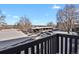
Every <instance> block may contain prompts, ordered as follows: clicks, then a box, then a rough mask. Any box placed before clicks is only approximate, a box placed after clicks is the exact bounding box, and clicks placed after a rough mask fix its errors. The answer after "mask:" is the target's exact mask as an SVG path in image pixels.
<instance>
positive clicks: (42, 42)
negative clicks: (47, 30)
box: [41, 42, 43, 54]
mask: <svg viewBox="0 0 79 59" xmlns="http://www.w3.org/2000/svg"><path fill="white" fill-rule="evenodd" d="M41 54H43V42H42V43H41Z"/></svg>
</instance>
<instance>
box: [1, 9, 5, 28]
mask: <svg viewBox="0 0 79 59" xmlns="http://www.w3.org/2000/svg"><path fill="white" fill-rule="evenodd" d="M5 18H6V16H5V15H4V14H3V13H2V11H1V10H0V29H3V28H5V27H6V25H7V23H6V22H5Z"/></svg>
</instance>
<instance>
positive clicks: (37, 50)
mask: <svg viewBox="0 0 79 59" xmlns="http://www.w3.org/2000/svg"><path fill="white" fill-rule="evenodd" d="M36 54H39V44H37V45H36Z"/></svg>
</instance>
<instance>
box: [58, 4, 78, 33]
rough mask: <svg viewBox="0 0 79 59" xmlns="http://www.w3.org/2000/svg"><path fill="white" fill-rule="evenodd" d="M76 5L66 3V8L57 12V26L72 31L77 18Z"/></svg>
mask: <svg viewBox="0 0 79 59" xmlns="http://www.w3.org/2000/svg"><path fill="white" fill-rule="evenodd" d="M76 10H77V9H76V6H75V5H72V4H70V5H66V6H65V7H64V9H60V10H58V12H57V26H58V27H59V26H60V28H61V27H62V29H64V30H66V31H68V33H69V32H70V31H72V28H73V27H74V23H75V20H76V16H77V15H76V12H75V11H76Z"/></svg>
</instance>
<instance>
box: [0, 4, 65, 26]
mask: <svg viewBox="0 0 79 59" xmlns="http://www.w3.org/2000/svg"><path fill="white" fill-rule="evenodd" d="M64 6H65V5H64V4H0V10H1V11H2V13H3V14H4V15H5V16H6V19H5V21H6V23H7V24H9V25H13V24H15V23H16V22H18V21H19V18H20V17H21V16H26V17H27V18H28V19H29V20H30V22H31V23H32V24H33V25H46V24H47V23H48V22H53V23H54V24H56V13H57V11H58V10H59V9H61V8H63V7H64Z"/></svg>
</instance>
